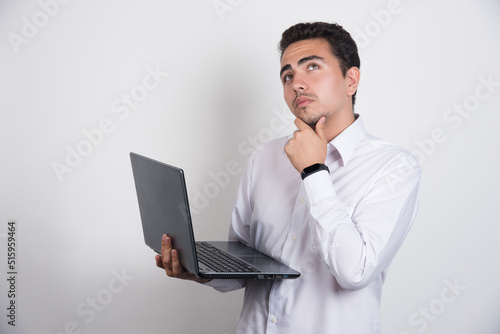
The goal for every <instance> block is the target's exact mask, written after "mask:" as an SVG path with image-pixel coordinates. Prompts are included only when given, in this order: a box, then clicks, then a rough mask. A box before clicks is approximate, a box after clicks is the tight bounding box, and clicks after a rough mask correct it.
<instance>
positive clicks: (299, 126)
mask: <svg viewBox="0 0 500 334" xmlns="http://www.w3.org/2000/svg"><path fill="white" fill-rule="evenodd" d="M294 123H295V126H296V127H297V129H299V131H302V130H305V129H307V128H310V127H309V125H307V123H306V122H304V121H303V120H301V119H300V118H298V117H297V118H296V119H295V121H294Z"/></svg>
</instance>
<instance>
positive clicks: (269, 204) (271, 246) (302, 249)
mask: <svg viewBox="0 0 500 334" xmlns="http://www.w3.org/2000/svg"><path fill="white" fill-rule="evenodd" d="M356 117H357V119H356V121H355V122H354V123H352V124H351V125H350V126H349V127H348V128H347V129H345V130H344V131H343V132H342V133H341V134H340V135H338V136H337V137H336V138H335V139H333V140H332V141H331V142H330V143H328V153H327V159H326V164H327V165H328V167H329V169H330V173H328V172H327V171H319V172H316V173H314V174H312V175H310V176H308V177H306V178H305V179H304V180H302V179H301V177H300V174H299V173H298V172H297V170H295V168H294V167H293V166H292V164H291V163H290V161H289V160H288V157H287V156H286V154H285V153H284V146H285V144H286V142H287V140H288V139H289V138H290V137H283V138H279V139H276V140H273V141H271V142H270V143H268V144H266V145H264V146H263V147H261V148H260V149H259V150H258V151H256V152H255V154H254V155H253V156H252V158H251V159H250V162H249V165H248V167H247V169H246V170H245V173H244V175H243V177H242V180H241V184H240V188H239V190H238V194H237V197H236V203H235V206H234V209H233V214H232V223H231V227H230V231H229V239H230V240H240V241H242V242H243V243H246V244H248V245H250V246H252V247H254V248H256V249H258V250H259V251H261V252H263V253H265V254H267V255H269V256H271V257H273V258H275V259H278V260H280V261H282V262H284V263H286V264H288V265H289V266H290V267H292V268H294V269H296V270H298V271H299V272H301V277H299V278H298V279H285V280H272V281H261V280H246V281H245V280H213V281H211V282H209V283H207V285H210V286H212V287H214V288H215V289H217V290H219V291H224V292H225V291H231V290H235V289H238V288H242V287H245V296H244V301H243V307H242V310H241V315H240V320H239V325H238V330H237V333H268V334H271V333H287V334H294V333H297V334H304V333H314V334H323V333H338V334H368V333H380V315H379V309H380V298H381V290H382V283H383V281H384V277H385V275H386V272H387V268H388V266H389V264H390V263H391V261H392V259H393V258H394V256H395V255H396V252H397V251H398V249H399V247H400V246H401V243H402V242H403V240H404V238H405V236H406V235H407V233H408V230H409V229H410V226H411V224H412V222H413V219H414V217H415V213H416V207H417V197H418V196H417V194H418V185H419V180H420V167H419V165H418V163H417V162H416V160H415V158H414V157H413V156H412V155H411V154H409V153H408V152H406V151H405V150H403V149H401V148H399V147H397V146H395V145H393V144H390V143H388V142H386V141H383V140H380V139H378V138H375V137H373V136H371V135H369V134H367V133H366V130H365V128H364V126H363V122H362V121H361V119H360V118H359V117H358V115H356Z"/></svg>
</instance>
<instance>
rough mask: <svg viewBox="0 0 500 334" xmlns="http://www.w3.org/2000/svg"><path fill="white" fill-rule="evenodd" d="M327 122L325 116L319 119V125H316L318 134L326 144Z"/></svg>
mask: <svg viewBox="0 0 500 334" xmlns="http://www.w3.org/2000/svg"><path fill="white" fill-rule="evenodd" d="M325 121H326V117H325V116H323V117H321V118H320V119H319V121H318V123H316V128H315V131H316V134H317V135H318V136H319V137H320V138H321V140H323V141H324V142H325V143H326V142H327V140H326V135H325Z"/></svg>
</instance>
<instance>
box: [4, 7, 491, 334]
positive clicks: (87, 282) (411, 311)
mask: <svg viewBox="0 0 500 334" xmlns="http://www.w3.org/2000/svg"><path fill="white" fill-rule="evenodd" d="M60 2H61V3H60ZM60 2H55V0H41V1H34V0H29V1H28V0H25V1H22V2H21V1H13V0H10V1H9V0H2V1H1V2H0V36H1V38H0V50H1V52H0V92H1V93H0V96H1V98H0V111H1V118H0V136H1V140H0V152H2V158H0V179H1V186H0V277H7V278H9V277H10V276H9V274H7V272H8V271H9V269H8V268H7V257H8V256H7V242H8V237H9V236H8V234H7V232H8V230H7V228H8V222H9V220H15V221H16V224H17V225H16V235H15V237H16V241H17V243H16V248H15V251H16V261H17V262H16V267H15V268H14V269H15V271H16V273H17V274H16V275H15V276H16V283H17V285H16V288H15V292H16V297H15V302H16V322H15V324H16V326H15V327H12V326H10V325H8V324H7V321H8V320H9V318H7V315H8V312H9V311H8V310H7V307H8V305H9V304H8V303H9V302H10V301H11V300H14V298H10V297H8V291H9V287H10V285H9V284H8V281H7V280H6V279H1V280H0V295H1V297H0V304H1V305H0V306H1V307H0V308H1V310H2V311H1V312H0V315H1V316H0V332H1V333H47V334H48V333H53V334H55V333H61V332H63V333H64V332H66V333H79V332H81V333H151V334H152V333H194V332H199V331H203V332H208V333H220V334H225V333H232V332H234V329H235V325H236V322H237V316H238V314H239V308H240V304H241V298H242V294H241V292H235V293H229V294H219V293H217V292H215V291H212V290H211V289H208V288H205V287H202V286H199V285H196V284H190V283H186V282H181V281H176V280H170V279H167V277H166V276H165V275H164V274H163V273H162V272H161V271H160V270H159V269H157V268H156V267H155V265H154V254H153V252H152V251H151V250H150V249H149V248H147V247H146V246H145V245H144V243H143V239H142V230H141V225H140V220H139V211H138V207H137V200H136V195H135V192H134V191H135V189H134V185H133V180H132V174H131V168H130V162H129V157H128V153H129V152H130V151H135V152H138V153H141V154H144V155H148V156H151V157H153V158H156V159H159V160H162V161H165V162H169V163H172V164H176V165H179V166H182V167H184V169H185V171H186V173H187V177H188V180H187V182H188V187H189V189H190V194H191V195H192V196H194V195H193V194H194V193H196V191H200V192H201V193H205V194H206V192H207V191H212V192H214V191H216V193H211V194H213V195H214V196H213V197H214V198H210V199H208V200H207V201H206V202H205V203H202V201H201V200H200V199H199V202H198V209H199V213H198V214H197V215H195V216H194V224H195V229H196V234H197V237H198V238H200V239H215V240H217V239H219V240H222V239H225V238H226V235H227V229H228V224H229V217H230V210H231V207H232V204H233V198H234V195H235V191H236V187H237V185H238V182H239V175H236V176H232V177H231V179H230V183H229V184H228V185H223V186H222V187H218V188H217V189H215V188H213V187H212V188H210V186H209V184H210V183H211V182H213V179H212V177H211V174H210V173H219V172H221V171H223V170H225V169H226V166H227V164H228V162H230V161H236V162H237V163H238V166H241V168H243V167H244V166H245V164H246V161H247V158H248V157H249V151H250V149H249V148H251V142H252V138H254V139H253V140H254V141H256V142H262V141H265V140H268V139H269V138H270V137H273V136H281V135H284V134H286V133H288V132H289V131H291V129H292V122H291V121H290V120H289V118H287V116H283V115H286V112H287V110H286V105H285V103H284V101H283V98H282V92H281V85H280V82H279V79H278V71H279V56H278V53H277V51H276V45H277V43H278V41H279V39H280V36H281V32H282V31H283V30H284V29H286V28H287V27H289V26H290V25H292V24H294V23H296V22H299V21H316V20H326V21H336V22H339V23H340V24H342V25H343V26H344V27H345V28H346V29H347V30H348V31H350V32H351V33H352V34H353V35H354V36H355V37H356V39H357V41H358V43H359V47H360V55H361V64H362V65H361V73H362V76H361V77H362V80H361V86H360V89H359V93H358V100H357V108H356V109H357V112H359V113H360V114H361V115H362V117H363V118H364V121H365V124H366V126H367V128H368V130H369V131H370V132H371V133H372V134H374V135H377V136H379V137H382V138H385V139H387V140H390V141H392V142H394V143H397V144H399V145H401V146H403V147H405V148H407V149H408V150H411V151H414V152H415V154H416V155H417V156H418V157H419V159H420V161H421V163H422V165H423V180H422V187H421V189H422V191H421V206H420V211H419V214H418V217H417V220H416V222H415V225H414V227H413V229H412V231H411V233H410V235H409V237H408V239H407V240H406V242H405V244H404V245H403V248H402V249H401V251H400V252H399V254H398V256H397V257H396V259H395V261H394V262H393V264H392V266H391V270H390V272H389V276H388V279H387V281H386V284H385V287H384V298H383V302H382V316H383V319H382V321H383V329H384V331H383V332H384V333H389V334H392V333H394V334H404V333H406V334H408V333H411V334H413V333H429V334H430V333H456V334H459V333H463V334H465V333H488V334H489V333H491V334H493V333H498V332H499V330H500V320H498V308H499V307H500V301H499V297H500V285H499V284H498V282H499V281H500V270H499V269H498V267H497V264H498V260H496V256H497V255H498V254H499V253H498V251H497V245H498V236H499V232H500V227H499V223H500V221H499V218H498V215H497V212H496V208H497V207H498V200H499V196H498V194H497V193H498V192H497V189H498V187H499V186H500V179H499V177H498V170H499V167H500V161H499V159H498V154H499V144H498V143H499V142H500V140H499V139H500V135H499V133H500V132H499V131H498V124H499V121H500V116H499V114H498V105H499V102H500V66H499V62H498V59H500V44H499V43H498V41H499V40H500V21H499V20H498V18H499V14H500V4H499V3H498V1H495V0H489V1H488V0H483V1H465V0H459V1H456V0H455V1H452V0H446V1H439V2H435V1H411V0H399V1H397V0H387V1H349V2H347V1H339V0H336V1H309V2H307V3H306V2H304V1H281V2H279V4H276V3H274V2H272V3H271V2H267V1H263V0H260V1H243V0H217V1H212V0H208V1H153V0H144V1H124V0H121V1H119V0H106V1H78V0H73V1H68V3H63V2H64V1H62V0H60ZM217 6H218V7H217ZM43 7H45V9H43ZM44 10H45V12H44ZM46 12H49V14H50V15H49V14H44V13H46ZM27 22H31V23H27ZM32 24H36V25H35V26H31V27H30V25H32ZM151 71H157V72H159V74H157V80H158V81H157V82H155V81H152V80H150V81H147V82H146V85H147V86H148V88H149V89H150V90H145V88H144V87H143V80H144V79H145V78H146V79H147V75H148V73H149V72H151ZM167 73H168V75H167ZM485 81H490V82H492V83H490V84H488V85H485V84H484V82H485ZM141 87H142V88H141ZM141 92H142V93H145V94H144V95H141ZM131 93H132V94H134V96H135V97H136V99H139V100H141V101H139V102H138V103H137V104H136V105H134V108H129V107H126V104H125V103H124V102H122V98H124V96H125V95H130V94H131ZM124 94H125V95H124ZM132 102H133V101H132ZM454 106H455V107H454ZM453 108H455V109H453ZM460 108H461V109H462V114H460V113H458V112H456V111H457V110H459V109H460ZM127 109H129V113H128V114H126V112H127ZM454 110H455V111H454ZM469 110H470V111H469ZM115 111H117V112H115ZM285 123H287V124H286V125H285ZM99 127H101V130H99V131H101V132H102V131H103V130H104V131H106V132H107V133H103V134H102V136H100V135H98V133H97V132H96V131H95V130H94V129H96V128H99ZM85 131H87V132H88V133H91V135H92V136H93V137H92V138H93V141H94V144H89V140H88V139H87V138H86V136H85V135H84V132H85ZM255 138H256V139H255ZM431 140H432V141H431ZM68 150H77V151H78V150H79V151H80V152H83V153H84V154H87V155H86V156H84V157H83V158H81V161H79V160H78V159H76V158H75V157H72V158H70V160H69V164H71V165H68V162H67V161H66V159H67V158H68V157H67V156H68ZM57 164H60V165H57ZM54 165H57V166H58V167H59V174H60V175H59V177H58V174H57V173H56V172H55V170H54ZM63 165H64V166H66V167H65V168H66V169H61V168H64V167H63ZM70 170H71V171H70ZM203 206H205V207H203ZM202 207H203V208H202ZM117 276H120V277H121V280H117V278H116V277H117ZM450 285H454V286H455V288H454V289H450V288H449V286H450ZM202 302H211V304H212V305H213V307H210V308H208V309H206V308H205V307H203V306H202V305H201V304H202Z"/></svg>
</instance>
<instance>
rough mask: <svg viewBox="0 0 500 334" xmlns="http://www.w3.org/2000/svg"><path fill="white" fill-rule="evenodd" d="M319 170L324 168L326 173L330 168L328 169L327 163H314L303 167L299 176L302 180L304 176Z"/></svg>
mask: <svg viewBox="0 0 500 334" xmlns="http://www.w3.org/2000/svg"><path fill="white" fill-rule="evenodd" d="M320 170H326V171H327V172H328V173H330V170H329V169H328V166H327V165H325V164H314V165H311V166H309V167H306V168H304V170H303V171H302V173H300V177H301V178H302V180H303V179H305V178H306V177H308V176H309V175H311V174H314V173H316V172H319V171H320Z"/></svg>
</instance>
